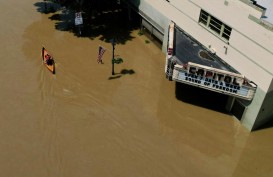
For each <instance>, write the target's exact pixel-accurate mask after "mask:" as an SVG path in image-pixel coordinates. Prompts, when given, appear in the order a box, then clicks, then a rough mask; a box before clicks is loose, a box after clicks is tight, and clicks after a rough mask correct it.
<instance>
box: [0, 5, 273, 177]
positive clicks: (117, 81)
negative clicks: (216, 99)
mask: <svg viewBox="0 0 273 177" xmlns="http://www.w3.org/2000/svg"><path fill="white" fill-rule="evenodd" d="M35 3H36V1H35V0H25V1H18V0H9V1H4V0H1V1H0V11H1V15H0V20H1V26H0V40H1V42H0V60H1V65H0V73H1V74H0V84H1V86H0V93H1V100H0V139H1V141H0V151H1V153H0V176H1V177H91V176H92V177H181V176H185V177H193V176H194V177H230V176H234V177H235V176H236V177H272V176H273V140H272V137H273V128H266V129H262V130H259V131H255V132H252V133H249V132H248V131H247V130H246V129H245V128H244V127H242V126H241V124H240V123H239V121H238V120H236V119H234V118H233V117H232V116H231V115H228V114H225V113H223V112H221V111H217V110H214V109H208V108H206V107H203V106H198V104H191V103H188V102H185V101H182V100H180V99H177V97H176V88H177V86H176V84H175V82H169V81H168V80H167V79H166V78H165V75H164V62H165V56H164V54H163V53H162V52H161V50H160V47H158V45H156V44H155V43H153V42H150V43H146V42H145V40H149V39H148V37H149V36H145V35H142V36H139V35H137V32H138V31H137V30H135V31H132V33H131V34H130V35H131V37H132V39H131V40H128V41H127V42H126V43H125V44H118V45H117V46H116V54H117V55H119V56H120V57H122V58H123V60H124V62H123V63H122V64H119V65H115V72H116V75H115V76H112V75H111V57H112V53H111V52H112V51H111V49H112V48H111V44H109V43H106V42H103V41H101V40H100V39H99V37H96V38H94V39H92V40H91V39H89V38H78V37H76V36H75V35H74V34H73V33H70V32H67V31H60V30H56V29H55V23H56V21H54V20H50V19H49V17H50V16H52V13H50V14H43V13H40V12H38V11H37V7H36V6H34V4H35ZM56 13H58V12H56ZM99 45H102V46H104V47H106V48H107V50H106V52H105V54H104V56H103V60H104V64H98V63H97V61H96V59H97V54H98V46H99ZM42 46H45V47H46V48H47V49H48V50H49V51H50V52H51V53H52V54H53V56H54V58H55V62H56V75H52V74H51V73H50V72H49V71H48V70H47V69H46V68H45V67H44V65H43V64H42V60H41V47H42ZM183 87H184V86H183ZM187 90H190V89H187ZM199 91H200V90H199ZM180 94H182V95H183V94H188V93H184V92H183V91H182V92H181V93H180ZM191 94H194V93H191ZM215 104H217V103H215Z"/></svg>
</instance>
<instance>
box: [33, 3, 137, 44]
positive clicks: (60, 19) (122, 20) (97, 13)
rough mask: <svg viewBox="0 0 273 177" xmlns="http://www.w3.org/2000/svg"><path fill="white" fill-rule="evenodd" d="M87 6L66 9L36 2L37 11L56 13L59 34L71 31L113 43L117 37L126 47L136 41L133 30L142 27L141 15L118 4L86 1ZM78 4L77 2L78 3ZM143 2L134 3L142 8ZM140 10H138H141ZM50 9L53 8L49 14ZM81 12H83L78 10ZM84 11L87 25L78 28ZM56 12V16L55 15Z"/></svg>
mask: <svg viewBox="0 0 273 177" xmlns="http://www.w3.org/2000/svg"><path fill="white" fill-rule="evenodd" d="M83 2H84V3H85V4H83V5H81V7H80V8H79V7H77V6H76V5H74V6H72V5H71V6H66V4H58V3H53V2H49V1H42V2H36V3H35V4H34V6H36V7H37V12H39V13H43V14H47V13H48V12H52V15H51V16H50V17H49V19H50V20H52V21H55V29H56V30H59V31H68V32H71V33H73V34H74V35H75V36H77V37H81V38H90V39H91V40H92V39H95V38H97V37H99V39H100V40H102V41H105V42H109V43H110V42H111V39H113V38H115V39H116V43H117V44H125V43H126V41H130V40H132V39H133V38H134V37H133V36H132V35H131V33H132V31H133V30H136V29H139V27H140V16H139V15H138V14H136V13H131V12H130V18H129V10H128V6H127V4H123V1H121V4H117V2H116V1H107V0H100V1H93V0H92V1H83ZM74 4H75V3H74ZM139 4H140V1H139V0H136V1H135V2H134V5H135V6H139ZM137 8H138V7H137ZM47 9H51V10H50V11H48V10H47ZM76 9H81V10H76ZM79 11H81V12H82V17H83V25H80V26H76V25H75V24H74V23H75V21H74V20H75V12H79ZM54 12H56V13H54Z"/></svg>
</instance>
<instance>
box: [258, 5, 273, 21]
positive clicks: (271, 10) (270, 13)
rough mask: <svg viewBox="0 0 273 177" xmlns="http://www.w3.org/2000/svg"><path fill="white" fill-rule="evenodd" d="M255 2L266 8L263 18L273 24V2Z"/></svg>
mask: <svg viewBox="0 0 273 177" xmlns="http://www.w3.org/2000/svg"><path fill="white" fill-rule="evenodd" d="M256 3H257V4H258V5H260V6H262V7H264V8H266V12H265V15H264V17H262V19H263V20H265V21H267V22H269V23H271V24H273V2H272V0H256Z"/></svg>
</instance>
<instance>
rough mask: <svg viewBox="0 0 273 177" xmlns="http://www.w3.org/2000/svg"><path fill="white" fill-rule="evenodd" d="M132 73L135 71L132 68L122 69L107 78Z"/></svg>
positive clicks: (116, 77) (110, 78)
mask: <svg viewBox="0 0 273 177" xmlns="http://www.w3.org/2000/svg"><path fill="white" fill-rule="evenodd" d="M132 74H135V71H134V70H133V69H122V70H121V71H120V73H115V75H113V76H111V77H109V78H108V80H113V79H118V78H121V77H122V76H124V75H132Z"/></svg>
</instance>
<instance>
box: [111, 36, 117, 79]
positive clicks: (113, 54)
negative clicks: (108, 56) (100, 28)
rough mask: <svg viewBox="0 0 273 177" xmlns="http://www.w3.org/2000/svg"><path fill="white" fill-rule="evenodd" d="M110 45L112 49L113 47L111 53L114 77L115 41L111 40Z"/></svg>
mask: <svg viewBox="0 0 273 177" xmlns="http://www.w3.org/2000/svg"><path fill="white" fill-rule="evenodd" d="M111 43H112V47H113V52H112V75H115V71H114V69H115V68H114V64H115V58H114V57H115V45H116V43H115V39H114V38H113V39H112V40H111Z"/></svg>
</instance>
